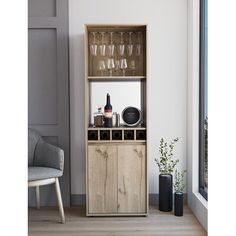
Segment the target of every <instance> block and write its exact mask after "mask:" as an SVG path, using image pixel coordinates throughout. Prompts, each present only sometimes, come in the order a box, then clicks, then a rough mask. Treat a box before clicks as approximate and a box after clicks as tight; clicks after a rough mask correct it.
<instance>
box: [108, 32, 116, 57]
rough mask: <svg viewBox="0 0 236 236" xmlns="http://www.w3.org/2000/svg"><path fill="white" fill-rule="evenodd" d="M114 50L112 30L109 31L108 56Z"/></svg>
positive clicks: (110, 55) (111, 55)
mask: <svg viewBox="0 0 236 236" xmlns="http://www.w3.org/2000/svg"><path fill="white" fill-rule="evenodd" d="M114 52H115V44H114V43H113V32H110V44H109V45H108V46H107V54H108V57H113V56H114Z"/></svg>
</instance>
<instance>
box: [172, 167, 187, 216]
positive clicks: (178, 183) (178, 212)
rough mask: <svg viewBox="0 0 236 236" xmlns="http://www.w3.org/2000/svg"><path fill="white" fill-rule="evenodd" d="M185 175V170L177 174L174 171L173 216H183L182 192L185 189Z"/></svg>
mask: <svg viewBox="0 0 236 236" xmlns="http://www.w3.org/2000/svg"><path fill="white" fill-rule="evenodd" d="M185 174H186V170H184V171H182V172H179V171H177V170H175V178H174V189H175V197H174V214H175V216H183V203H184V200H183V192H184V188H185V181H184V177H185Z"/></svg>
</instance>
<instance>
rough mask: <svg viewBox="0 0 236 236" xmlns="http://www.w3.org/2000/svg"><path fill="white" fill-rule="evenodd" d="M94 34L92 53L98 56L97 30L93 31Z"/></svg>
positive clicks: (91, 46)
mask: <svg viewBox="0 0 236 236" xmlns="http://www.w3.org/2000/svg"><path fill="white" fill-rule="evenodd" d="M92 35H93V43H92V44H91V45H90V54H91V55H92V56H97V48H98V45H97V44H96V32H92Z"/></svg>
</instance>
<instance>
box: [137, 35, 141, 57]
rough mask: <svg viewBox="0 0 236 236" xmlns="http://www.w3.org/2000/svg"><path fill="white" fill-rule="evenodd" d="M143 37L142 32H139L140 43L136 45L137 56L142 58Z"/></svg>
mask: <svg viewBox="0 0 236 236" xmlns="http://www.w3.org/2000/svg"><path fill="white" fill-rule="evenodd" d="M141 37H142V32H138V43H137V44H136V55H137V56H140V55H141V47H142V46H141V45H142V44H141Z"/></svg>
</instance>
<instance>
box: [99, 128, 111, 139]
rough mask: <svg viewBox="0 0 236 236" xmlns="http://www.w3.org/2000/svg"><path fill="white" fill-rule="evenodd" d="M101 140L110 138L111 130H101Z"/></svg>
mask: <svg viewBox="0 0 236 236" xmlns="http://www.w3.org/2000/svg"><path fill="white" fill-rule="evenodd" d="M100 140H110V130H100Z"/></svg>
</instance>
